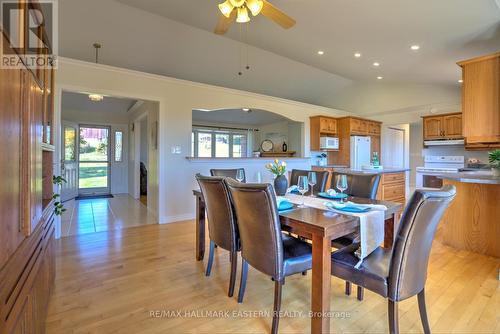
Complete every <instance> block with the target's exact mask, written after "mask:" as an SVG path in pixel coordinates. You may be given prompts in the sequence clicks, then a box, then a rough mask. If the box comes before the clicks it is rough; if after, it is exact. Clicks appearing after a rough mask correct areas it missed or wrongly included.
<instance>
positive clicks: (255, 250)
mask: <svg viewBox="0 0 500 334" xmlns="http://www.w3.org/2000/svg"><path fill="white" fill-rule="evenodd" d="M225 182H226V184H227V186H228V188H229V191H230V193H231V199H232V201H233V206H234V210H235V212H236V217H237V219H238V230H239V232H240V242H241V256H242V257H243V259H245V260H246V261H247V262H248V263H249V264H250V265H251V266H252V267H254V268H255V269H257V270H259V271H261V272H262V273H264V274H266V275H269V276H271V277H273V278H275V279H276V280H281V279H282V278H283V275H284V273H283V240H282V236H281V225H280V221H279V215H278V209H277V206H276V196H275V195H274V190H273V188H272V186H271V185H270V184H258V183H253V184H252V183H240V182H237V181H236V180H233V179H230V178H227V179H225Z"/></svg>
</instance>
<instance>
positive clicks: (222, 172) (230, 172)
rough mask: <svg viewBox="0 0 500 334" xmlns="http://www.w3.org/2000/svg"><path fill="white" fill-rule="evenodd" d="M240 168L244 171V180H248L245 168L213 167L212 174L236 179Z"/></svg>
mask: <svg viewBox="0 0 500 334" xmlns="http://www.w3.org/2000/svg"><path fill="white" fill-rule="evenodd" d="M239 170H242V171H243V182H246V175H245V169H244V168H234V169H211V170H210V175H212V176H222V177H231V178H233V179H235V180H236V173H238V171H239Z"/></svg>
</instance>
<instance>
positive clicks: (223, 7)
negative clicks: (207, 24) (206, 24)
mask: <svg viewBox="0 0 500 334" xmlns="http://www.w3.org/2000/svg"><path fill="white" fill-rule="evenodd" d="M233 9H234V6H233V4H232V3H231V2H230V1H229V0H226V1H224V2H223V3H221V4H219V10H220V12H221V13H222V15H224V16H225V17H227V18H229V16H231V12H232V11H233Z"/></svg>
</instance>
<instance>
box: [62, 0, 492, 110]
mask: <svg viewBox="0 0 500 334" xmlns="http://www.w3.org/2000/svg"><path fill="white" fill-rule="evenodd" d="M219 2H221V1H218V0H203V1H202V0H168V1H165V0H85V1H80V0H64V1H60V2H59V8H60V9H59V11H60V15H59V20H60V22H59V27H60V29H59V31H60V32H59V35H60V54H61V55H62V56H67V57H71V58H76V59H82V60H87V61H93V58H94V53H93V49H92V43H93V42H95V41H100V42H101V43H102V44H103V48H102V51H101V57H100V60H101V62H102V63H105V64H109V65H113V66H119V67H125V68H131V69H136V70H140V71H145V72H149V73H156V74H161V75H168V76H173V77H177V78H182V79H187V80H193V81H198V82H205V83H210V84H215V85H220V86H225V87H231V88H237V89H243V90H248V91H253V92H257V93H263V94H268V95H273V96H278V97H283V98H288V99H293V100H298V101H303V102H308V103H313V104H318V105H323V106H328V107H333V108H342V109H348V110H349V109H356V108H357V109H359V111H362V109H363V108H364V109H367V107H366V106H360V105H357V104H359V99H360V96H359V94H361V91H370V92H371V94H372V95H375V94H378V93H375V92H378V91H379V90H380V89H381V88H382V87H388V88H394V89H399V90H400V91H401V90H402V88H401V87H402V86H405V87H406V86H408V87H411V86H412V85H413V86H415V87H419V88H418V89H417V90H418V91H419V94H417V95H415V96H413V99H412V102H411V103H418V102H419V101H420V102H421V103H430V102H443V101H444V100H445V99H446V98H442V99H441V98H440V94H439V92H440V90H443V92H445V93H444V94H447V92H448V91H451V92H452V95H453V98H456V96H458V94H459V88H460V86H459V85H458V83H457V80H458V79H459V78H460V71H459V68H458V67H457V65H456V64H455V63H456V61H458V60H462V59H467V58H470V57H473V56H478V55H482V54H487V53H490V52H494V51H498V49H499V45H500V8H499V7H498V6H497V3H496V1H495V0H418V1H417V0H411V1H410V0H407V1H401V0H378V1H373V0H350V1H346V0H271V2H272V3H273V4H275V5H276V6H278V7H279V8H281V9H282V10H284V11H285V12H286V13H287V14H289V15H291V16H292V17H294V18H295V19H296V20H297V24H296V26H295V27H293V28H292V29H289V30H284V29H282V28H281V27H279V26H278V25H276V24H274V23H272V22H270V21H268V20H267V19H265V18H264V17H262V16H258V17H256V18H253V19H252V21H251V22H250V24H249V25H248V35H247V37H245V34H243V39H244V42H245V43H247V44H248V47H246V46H245V44H242V43H241V42H240V40H241V39H240V34H239V27H238V25H237V24H233V26H232V27H231V30H230V32H229V33H228V34H227V35H225V36H218V35H215V34H213V32H212V31H213V28H214V26H215V23H216V22H217V19H218V15H219V12H218V8H217V4H218V3H219ZM413 44H418V45H419V46H420V50H418V51H417V52H415V51H412V50H410V46H411V45H413ZM247 50H248V51H247ZM318 50H322V51H324V54H323V55H318V54H317V51H318ZM355 52H360V53H361V54H362V56H361V58H355V57H354V56H353V54H354V53H355ZM246 54H248V59H249V65H250V70H248V71H247V70H244V71H243V75H242V76H239V75H238V74H237V72H238V71H239V69H240V65H239V63H240V61H242V62H243V63H244V62H245V61H246ZM240 55H243V56H240ZM373 62H379V63H380V66H379V67H374V66H373V65H372V64H373ZM377 76H383V79H382V80H377V79H376V77H377ZM423 86H429V87H430V88H429V89H423V88H422V87H423ZM417 90H415V91H417ZM408 91H413V90H412V89H406V92H408ZM427 92H428V93H429V94H427ZM387 95H388V96H391V94H386V96H387ZM426 95H429V96H432V99H429V101H424V100H425V98H424V97H425V96H426ZM396 100H397V99H394V103H392V102H391V103H389V102H387V101H383V103H382V101H379V102H380V105H377V106H375V105H374V106H373V107H372V109H379V110H381V109H386V110H387V109H391V108H392V109H394V108H403V107H408V105H407V104H408V103H410V102H408V101H396ZM431 100H432V101H431ZM351 111H356V110H351Z"/></svg>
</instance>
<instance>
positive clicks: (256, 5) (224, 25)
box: [214, 0, 295, 35]
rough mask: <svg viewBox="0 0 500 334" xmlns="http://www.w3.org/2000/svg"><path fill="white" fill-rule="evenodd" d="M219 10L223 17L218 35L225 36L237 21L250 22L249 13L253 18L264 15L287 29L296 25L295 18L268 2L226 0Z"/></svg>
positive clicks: (265, 0)
mask: <svg viewBox="0 0 500 334" xmlns="http://www.w3.org/2000/svg"><path fill="white" fill-rule="evenodd" d="M219 9H220V12H221V16H220V19H219V22H218V23H217V25H216V26H215V30H214V32H215V33H216V34H218V35H224V34H225V33H226V32H227V31H228V30H229V27H230V26H231V24H232V23H233V21H234V20H235V19H236V22H238V23H246V22H249V21H250V16H249V15H248V12H249V11H250V13H252V15H253V16H257V15H259V14H262V15H264V16H265V17H267V18H268V19H270V20H272V21H274V22H276V23H277V24H279V25H280V26H282V27H283V28H285V29H289V28H291V27H293V26H294V25H295V20H294V19H293V18H291V17H290V16H288V15H286V14H285V13H283V12H282V11H281V10H279V9H278V8H276V7H274V6H273V5H272V4H271V3H270V2H269V1H267V0H226V1H224V2H223V3H221V4H219Z"/></svg>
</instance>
